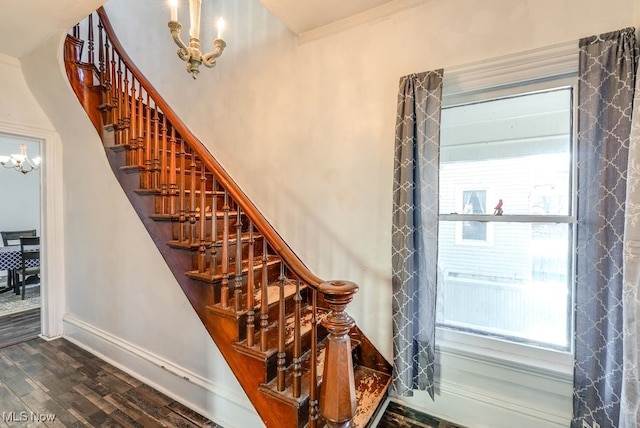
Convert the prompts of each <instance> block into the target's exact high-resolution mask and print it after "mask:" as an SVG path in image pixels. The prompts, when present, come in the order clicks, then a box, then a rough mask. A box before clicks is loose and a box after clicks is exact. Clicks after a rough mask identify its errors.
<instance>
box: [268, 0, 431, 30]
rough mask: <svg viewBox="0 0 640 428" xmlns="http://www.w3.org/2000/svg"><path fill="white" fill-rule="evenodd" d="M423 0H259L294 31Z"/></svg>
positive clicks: (370, 15)
mask: <svg viewBox="0 0 640 428" xmlns="http://www.w3.org/2000/svg"><path fill="white" fill-rule="evenodd" d="M424 1H425V0H306V1H300V0H260V3H262V4H263V5H264V6H265V7H266V8H267V9H269V11H270V12H271V13H273V14H274V15H275V16H276V17H277V18H278V19H279V20H280V21H281V22H282V23H284V24H285V25H286V26H287V27H289V29H290V30H291V31H293V32H294V33H295V34H297V35H299V36H300V35H304V34H305V33H310V32H315V31H318V30H320V29H322V28H327V27H332V28H333V29H334V30H335V29H336V28H337V27H340V26H341V24H343V25H344V26H349V25H355V24H357V23H359V22H364V21H366V20H369V19H372V18H376V17H380V16H384V15H389V14H391V13H393V12H396V11H398V10H401V9H406V8H408V7H412V6H415V5H417V4H420V3H423V2H424Z"/></svg>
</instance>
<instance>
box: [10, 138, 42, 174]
mask: <svg viewBox="0 0 640 428" xmlns="http://www.w3.org/2000/svg"><path fill="white" fill-rule="evenodd" d="M41 162H42V159H40V156H38V157H35V158H33V159H29V157H28V156H27V146H26V145H24V144H20V153H14V154H12V155H10V156H0V165H2V166H3V167H5V168H12V169H15V170H16V171H19V172H21V173H23V174H26V173H28V172H31V171H33V170H34V169H38V168H40V163H41Z"/></svg>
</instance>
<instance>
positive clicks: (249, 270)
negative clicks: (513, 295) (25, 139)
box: [64, 9, 391, 428]
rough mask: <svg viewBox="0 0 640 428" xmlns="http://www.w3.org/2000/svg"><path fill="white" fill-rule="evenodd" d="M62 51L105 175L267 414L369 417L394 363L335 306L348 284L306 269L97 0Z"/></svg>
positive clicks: (281, 422)
mask: <svg viewBox="0 0 640 428" xmlns="http://www.w3.org/2000/svg"><path fill="white" fill-rule="evenodd" d="M81 29H82V30H83V31H81ZM81 33H82V34H83V35H86V37H84V38H83V37H81ZM96 35H97V37H96ZM85 48H86V49H85ZM96 50H97V52H96ZM64 54H65V55H64V58H65V65H66V71H67V75H68V77H69V81H70V82H71V85H72V87H73V89H74V91H75V93H76V95H77V96H78V99H79V101H80V102H81V104H82V105H83V106H84V108H85V110H86V112H87V114H88V116H89V118H90V119H91V121H92V123H93V124H94V126H95V127H96V130H97V131H98V132H99V134H100V135H101V137H102V140H103V143H104V146H105V152H106V154H107V157H108V160H109V163H110V165H111V168H112V169H113V172H114V174H115V176H116V177H117V179H118V181H119V182H120V184H121V186H122V188H123V190H124V192H125V194H126V195H127V197H128V198H129V200H130V202H131V204H132V206H133V207H134V208H135V210H136V212H137V213H138V215H139V217H140V219H141V220H142V222H143V223H144V225H145V227H146V228H147V230H148V231H149V234H150V236H151V237H152V239H153V241H154V242H155V244H156V246H157V247H158V249H159V251H160V253H161V254H162V256H163V257H164V259H165V261H166V263H167V265H168V266H169V268H170V269H171V271H172V272H173V274H174V276H175V278H176V280H177V282H178V283H179V284H180V286H181V287H182V289H183V291H184V293H185V295H186V296H187V298H188V299H189V301H190V302H191V305H192V306H193V308H194V310H195V311H196V312H197V314H198V316H199V317H200V319H201V320H202V322H203V324H204V326H205V327H206V329H207V331H208V332H209V334H210V335H211V337H212V338H213V340H214V341H215V343H216V345H217V346H218V347H219V349H220V351H221V353H222V355H223V356H224V358H225V359H226V361H227V363H228V364H229V366H230V367H231V369H232V370H233V372H234V374H235V376H236V377H237V379H238V380H239V382H240V384H241V385H242V387H243V389H244V390H245V392H246V393H247V395H248V397H249V399H250V400H251V402H252V403H253V405H254V407H255V409H256V411H257V412H258V414H259V415H260V417H261V418H262V420H263V421H264V423H265V425H266V426H267V427H278V428H281V427H304V426H309V427H316V426H325V425H327V426H335V427H346V426H354V427H365V426H368V425H369V424H370V422H371V419H372V418H373V416H374V415H375V412H376V410H377V408H378V407H379V405H380V404H381V403H382V402H383V400H384V398H385V396H386V392H387V389H388V386H389V383H390V380H391V367H390V365H389V363H388V362H387V361H386V360H385V359H384V358H383V357H382V355H381V354H380V353H379V352H378V351H377V350H376V349H375V347H374V346H373V345H372V344H371V343H370V341H369V340H368V339H367V338H366V337H365V336H364V335H363V334H362V332H361V331H360V330H359V329H358V327H357V326H355V323H354V320H353V319H352V318H351V317H350V316H349V315H348V314H347V312H346V307H347V305H348V304H349V303H350V302H351V300H352V298H353V295H354V294H355V293H356V292H357V291H358V286H357V285H356V284H354V283H352V282H348V281H324V280H321V279H320V278H318V277H317V276H315V275H314V274H313V273H312V272H311V271H309V269H307V267H306V266H305V265H304V264H303V263H302V261H300V259H299V258H298V257H297V256H296V255H295V253H294V252H293V251H292V250H291V249H290V248H289V246H288V245H287V244H286V243H285V242H284V241H283V240H282V238H281V237H280V236H279V235H278V233H277V232H276V231H275V230H274V229H273V227H272V226H271V225H270V224H269V223H268V222H267V221H266V220H265V218H264V217H263V216H262V214H261V213H260V212H259V211H258V210H257V208H256V207H255V206H254V205H253V204H252V203H251V201H250V200H249V199H248V198H247V196H246V195H245V194H244V193H243V192H242V191H241V190H240V189H239V187H238V186H237V185H236V184H235V182H234V181H233V180H232V179H231V177H230V176H229V175H228V174H227V173H226V172H225V170H224V169H223V168H222V166H221V165H220V164H219V163H218V162H217V161H216V160H215V159H214V158H213V157H212V156H211V154H210V153H209V152H208V150H207V149H206V148H205V147H204V145H202V143H201V142H200V141H199V140H198V139H197V138H196V137H195V136H194V135H193V134H192V133H191V132H190V131H189V130H188V128H186V126H185V125H184V124H183V123H182V121H181V120H180V119H179V118H178V117H177V116H176V115H175V113H174V112H173V111H172V110H171V109H170V107H169V106H168V105H167V103H166V102H165V101H164V100H163V99H162V97H160V95H159V94H158V93H157V91H156V90H155V89H154V88H153V87H152V86H151V85H150V83H149V82H148V81H147V80H146V78H145V77H144V76H143V75H142V74H141V73H140V72H139V70H138V69H137V67H136V66H135V65H134V64H133V63H132V62H131V60H130V58H129V57H128V56H127V55H126V53H125V52H124V50H123V49H122V46H121V45H120V43H119V42H118V40H117V38H116V37H115V35H114V34H113V29H112V27H111V25H110V23H109V21H108V19H107V17H106V14H105V12H104V10H103V9H100V10H98V12H97V17H96V14H93V15H91V16H89V17H88V18H87V19H86V20H85V21H83V22H82V23H81V24H78V25H77V26H75V27H74V28H73V31H72V34H69V35H68V36H67V41H66V43H65V52H64ZM328 250H329V249H328Z"/></svg>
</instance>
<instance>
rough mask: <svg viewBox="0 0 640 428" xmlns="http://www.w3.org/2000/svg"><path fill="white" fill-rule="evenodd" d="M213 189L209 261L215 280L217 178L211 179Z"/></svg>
mask: <svg viewBox="0 0 640 428" xmlns="http://www.w3.org/2000/svg"><path fill="white" fill-rule="evenodd" d="M211 189H212V193H213V198H212V202H211V260H209V269H210V270H211V277H212V278H213V277H214V276H216V274H217V271H218V191H217V184H216V177H215V176H212V177H211ZM214 303H215V302H214Z"/></svg>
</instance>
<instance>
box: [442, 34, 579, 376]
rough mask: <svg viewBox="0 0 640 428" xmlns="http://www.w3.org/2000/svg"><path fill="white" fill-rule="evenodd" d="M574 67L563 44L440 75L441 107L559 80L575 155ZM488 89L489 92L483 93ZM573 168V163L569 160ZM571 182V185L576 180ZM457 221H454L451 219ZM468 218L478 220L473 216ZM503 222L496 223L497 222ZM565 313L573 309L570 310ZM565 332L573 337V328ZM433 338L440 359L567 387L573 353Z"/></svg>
mask: <svg viewBox="0 0 640 428" xmlns="http://www.w3.org/2000/svg"><path fill="white" fill-rule="evenodd" d="M577 67H578V50H577V48H576V45H575V43H566V44H561V45H556V46H551V47H547V48H543V49H539V50H534V51H529V52H526V53H523V54H517V55H510V56H505V57H502V58H496V59H493V60H490V61H485V62H482V63H479V64H472V65H468V66H461V67H454V68H448V69H445V73H444V85H443V106H449V105H456V104H460V103H461V102H462V101H464V102H465V103H467V102H470V101H472V100H477V101H480V100H483V99H487V97H489V98H498V97H501V96H507V95H513V94H514V93H513V89H512V88H513V87H514V86H518V88H519V89H521V91H522V92H525V93H526V92H534V91H536V90H544V89H550V88H555V87H558V86H559V85H558V83H556V82H558V81H559V79H561V80H565V82H566V83H565V84H564V85H560V86H573V87H574V103H573V104H574V107H573V108H574V111H573V115H572V117H573V118H574V120H573V127H574V129H573V140H574V141H573V143H572V144H573V147H572V153H575V150H574V149H575V135H576V132H575V117H576V103H575V97H576V95H577V90H576V84H577V77H576V75H577ZM549 82H553V84H552V85H549ZM545 84H546V85H547V86H545ZM489 88H491V91H488V89H489ZM572 162H575V159H574V158H573V157H572ZM572 178H573V182H574V183H575V177H572ZM575 194H576V192H575V189H574V190H573V198H574V200H572V201H571V202H572V204H573V206H575V202H576V201H575ZM487 197H489V195H487ZM447 216H448V215H447V214H441V215H440V220H443V219H446V218H447ZM459 217H460V216H459V215H456V219H459ZM486 217H487V218H486V220H487V221H495V220H496V219H495V217H494V216H493V215H488V216H486ZM510 217H513V216H510ZM527 217H528V216H521V219H522V221H527V222H530V221H531V220H532V218H531V217H529V218H527ZM473 218H474V219H479V218H478V216H474V217H473ZM505 220H506V219H498V221H505ZM511 220H512V219H511ZM539 220H540V216H535V221H539ZM549 220H550V221H553V222H557V220H558V217H557V216H553V218H552V219H549ZM565 220H566V221H567V222H572V221H574V219H573V218H572V217H571V216H566V219H565ZM488 224H490V223H488ZM574 240H575V234H574ZM574 247H575V242H574ZM571 303H573V302H571ZM570 307H573V304H571V305H570ZM568 321H569V322H570V323H572V322H573V316H572V314H568ZM570 328H571V331H573V325H571V327H570ZM436 338H437V342H436V343H437V346H438V349H439V352H441V353H445V354H451V353H453V354H456V355H466V356H467V357H468V358H473V359H478V358H480V359H482V360H483V361H486V362H489V363H490V364H500V365H504V364H509V366H511V367H516V366H517V367H520V369H521V370H523V371H530V370H534V372H535V373H536V375H538V374H544V376H551V377H553V378H556V379H562V380H563V381H566V382H570V380H571V374H572V371H573V350H571V351H570V352H566V351H555V350H551V349H543V348H538V347H536V346H533V345H530V344H522V343H516V342H511V341H505V340H502V339H498V338H494V337H488V336H481V335H478V334H474V333H469V332H463V331H458V330H452V329H449V328H446V327H441V326H437V327H436ZM520 369H519V370H520Z"/></svg>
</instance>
